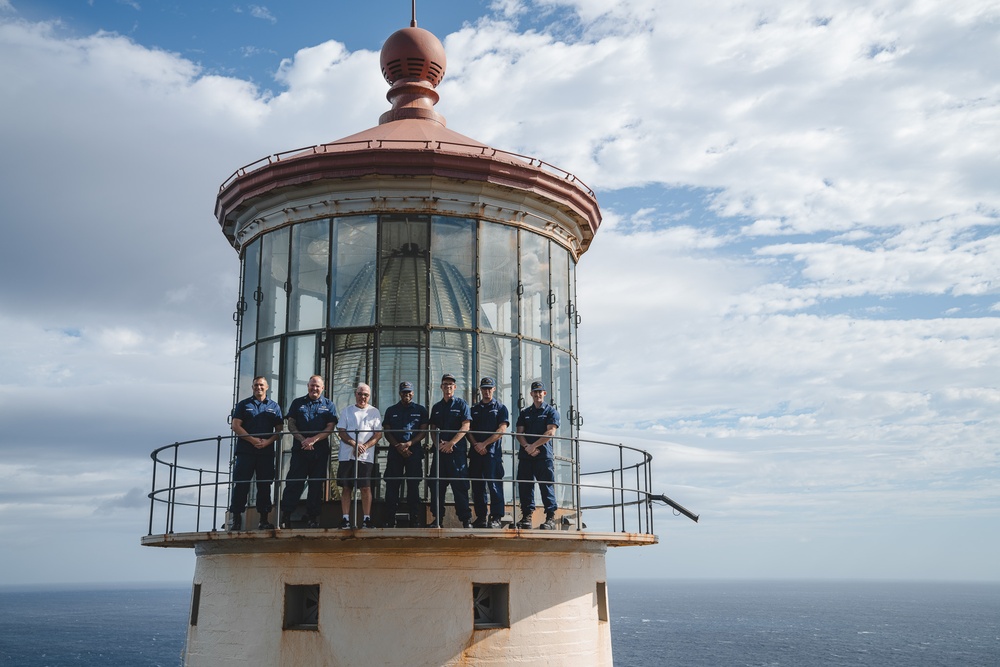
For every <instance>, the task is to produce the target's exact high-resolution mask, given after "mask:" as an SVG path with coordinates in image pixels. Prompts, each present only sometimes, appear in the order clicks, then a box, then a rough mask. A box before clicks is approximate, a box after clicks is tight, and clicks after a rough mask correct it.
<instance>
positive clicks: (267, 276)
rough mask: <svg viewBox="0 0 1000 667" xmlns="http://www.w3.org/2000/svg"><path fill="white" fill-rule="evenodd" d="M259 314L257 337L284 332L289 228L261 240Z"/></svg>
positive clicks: (286, 306)
mask: <svg viewBox="0 0 1000 667" xmlns="http://www.w3.org/2000/svg"><path fill="white" fill-rule="evenodd" d="M260 242H261V248H260V293H261V301H260V314H259V317H258V320H257V337H258V338H266V337H267V336H274V335H276V334H280V333H285V315H286V313H287V309H288V293H287V292H286V291H285V285H286V284H287V283H288V228H287V227H285V228H283V229H278V230H275V231H273V232H271V233H269V234H267V235H266V236H264V238H262V239H261V240H260Z"/></svg>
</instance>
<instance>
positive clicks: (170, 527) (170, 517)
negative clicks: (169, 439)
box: [167, 442, 180, 535]
mask: <svg viewBox="0 0 1000 667" xmlns="http://www.w3.org/2000/svg"><path fill="white" fill-rule="evenodd" d="M179 449H180V443H179V442H175V443H174V464H173V466H172V467H171V468H170V494H169V496H168V497H169V498H170V501H169V502H168V503H167V534H168V535H172V534H173V532H174V510H175V509H176V503H177V452H178V450H179Z"/></svg>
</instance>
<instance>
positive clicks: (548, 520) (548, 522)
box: [538, 516, 556, 530]
mask: <svg viewBox="0 0 1000 667" xmlns="http://www.w3.org/2000/svg"><path fill="white" fill-rule="evenodd" d="M538 529H539V530H555V529H556V522H555V520H554V519H553V518H552V516H546V517H545V523H543V524H542V525H540V526H539V527H538Z"/></svg>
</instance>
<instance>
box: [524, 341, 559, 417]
mask: <svg viewBox="0 0 1000 667" xmlns="http://www.w3.org/2000/svg"><path fill="white" fill-rule="evenodd" d="M550 357H551V348H550V347H549V346H548V345H539V344H538V343H530V342H528V341H526V340H523V341H521V386H520V387H518V389H519V390H520V400H519V401H518V409H524V408H526V407H527V406H529V405H531V383H532V382H534V381H536V380H540V381H541V382H543V383H544V384H545V389H546V390H547V392H548V394H549V395H548V396H547V397H546V400H551V399H552V378H551V377H550V375H551V372H552V370H551V369H552V364H551V358H550Z"/></svg>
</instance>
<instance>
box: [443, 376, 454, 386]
mask: <svg viewBox="0 0 1000 667" xmlns="http://www.w3.org/2000/svg"><path fill="white" fill-rule="evenodd" d="M445 382H455V376H454V375H452V374H451V373H445V374H444V375H442V376H441V384H444V383H445Z"/></svg>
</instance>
